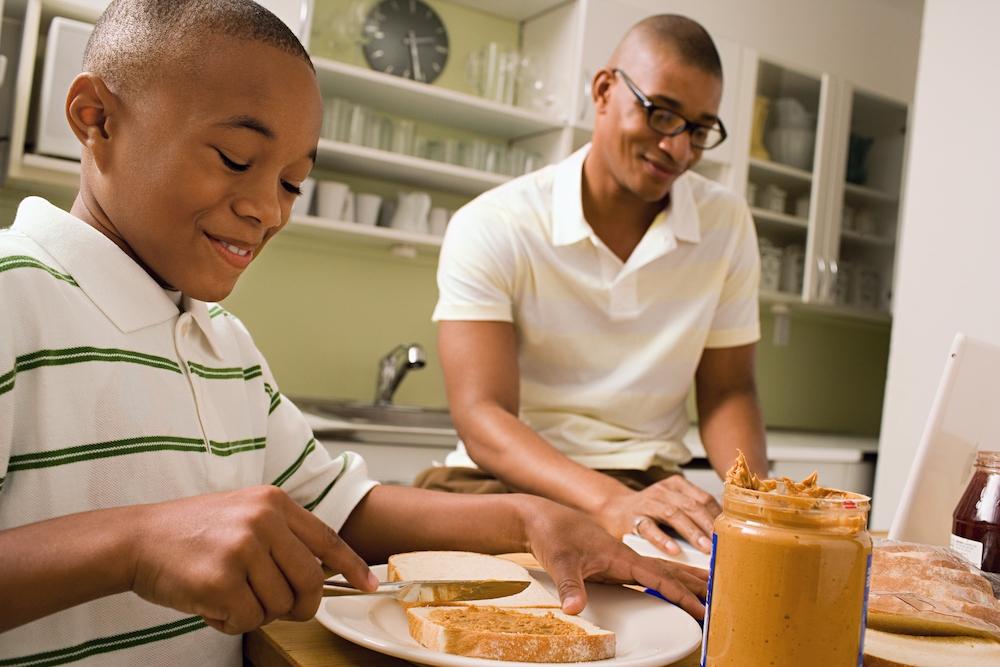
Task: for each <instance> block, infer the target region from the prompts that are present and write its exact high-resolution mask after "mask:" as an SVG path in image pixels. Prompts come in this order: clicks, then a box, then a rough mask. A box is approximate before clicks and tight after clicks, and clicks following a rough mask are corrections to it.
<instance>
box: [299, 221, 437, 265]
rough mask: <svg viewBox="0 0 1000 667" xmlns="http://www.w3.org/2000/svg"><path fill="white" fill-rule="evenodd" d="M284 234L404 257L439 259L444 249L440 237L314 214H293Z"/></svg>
mask: <svg viewBox="0 0 1000 667" xmlns="http://www.w3.org/2000/svg"><path fill="white" fill-rule="evenodd" d="M281 235H282V236H283V237H285V238H305V239H310V240H313V239H315V240H321V241H333V242H342V243H350V244H353V245H365V246H375V247H381V248H386V249H388V250H389V252H391V253H392V254H394V255H396V256H398V257H404V258H412V257H416V256H417V255H425V256H429V257H437V254H438V252H439V250H440V248H441V237H440V236H434V235H432V234H419V233H416V232H407V231H401V230H398V229H390V228H388V227H375V226H373V225H362V224H359V223H356V222H343V221H339V220H328V219H326V218H319V217H316V216H312V215H293V216H292V217H291V219H290V220H289V222H288V225H287V226H285V228H284V229H283V230H282V231H281Z"/></svg>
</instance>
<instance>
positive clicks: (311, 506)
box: [303, 452, 350, 512]
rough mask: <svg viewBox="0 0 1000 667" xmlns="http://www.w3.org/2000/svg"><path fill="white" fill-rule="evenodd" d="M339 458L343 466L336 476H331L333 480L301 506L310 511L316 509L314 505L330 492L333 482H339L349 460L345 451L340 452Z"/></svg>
mask: <svg viewBox="0 0 1000 667" xmlns="http://www.w3.org/2000/svg"><path fill="white" fill-rule="evenodd" d="M339 458H341V459H342V460H343V464H344V467H343V468H341V469H340V472H338V473H337V476H336V477H334V478H333V481H332V482H330V483H329V484H328V485H327V487H326V488H325V489H323V493H321V494H319V495H318V496H317V497H316V499H315V500H313V501H312V502H311V503H307V504H305V505H303V507H305V508H306V509H307V510H309V511H310V512H312V511H313V510H314V509H316V506H317V505H319V504H320V503H321V502H323V499H324V498H326V494H328V493H330V489H332V488H333V486H334V484H336V483H337V482H339V481H340V478H341V477H343V476H344V473H345V472H347V466H348V464H349V463H350V461H348V458H347V452H344V453H343V454H341V455H340V457H339Z"/></svg>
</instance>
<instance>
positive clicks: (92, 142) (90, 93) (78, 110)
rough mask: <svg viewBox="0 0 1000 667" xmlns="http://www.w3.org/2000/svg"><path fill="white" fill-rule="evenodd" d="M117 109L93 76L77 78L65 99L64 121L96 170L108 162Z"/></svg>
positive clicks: (112, 97) (113, 97)
mask: <svg viewBox="0 0 1000 667" xmlns="http://www.w3.org/2000/svg"><path fill="white" fill-rule="evenodd" d="M119 108H120V101H119V99H118V97H117V96H116V95H115V94H114V93H112V92H111V91H110V90H109V89H108V86H107V84H105V83H104V79H102V78H101V77H100V76H98V75H97V74H94V73H92V72H83V73H81V74H77V75H76V78H75V79H73V83H71V84H70V86H69V93H68V94H67V95H66V120H67V121H69V127H70V129H71V130H72V131H73V134H75V135H76V138H77V139H79V141H80V143H81V144H83V146H84V147H85V148H86V149H87V150H89V151H90V153H91V155H93V157H94V161H95V162H96V164H97V167H98V169H100V168H101V167H102V166H103V165H104V164H105V163H106V162H107V159H108V155H109V154H108V151H109V148H110V147H109V145H108V144H109V142H110V141H111V139H112V132H111V126H112V124H113V123H112V122H111V121H112V118H113V117H114V115H115V114H116V113H117V112H118V110H119Z"/></svg>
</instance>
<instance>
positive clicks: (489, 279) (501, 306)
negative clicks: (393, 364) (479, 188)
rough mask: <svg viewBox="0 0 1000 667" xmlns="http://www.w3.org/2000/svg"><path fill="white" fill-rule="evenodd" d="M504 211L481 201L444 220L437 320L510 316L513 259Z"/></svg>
mask: <svg viewBox="0 0 1000 667" xmlns="http://www.w3.org/2000/svg"><path fill="white" fill-rule="evenodd" d="M512 243H513V241H512V235H511V231H510V228H509V225H508V224H507V220H506V216H505V215H504V214H503V213H502V212H501V211H500V210H498V209H497V208H496V207H495V206H493V205H491V204H490V203H488V202H483V201H480V200H476V201H473V202H471V203H469V204H468V205H466V206H465V207H463V208H462V209H460V210H459V211H458V212H457V213H456V214H455V216H454V217H453V218H452V220H451V221H450V222H449V223H448V230H447V232H446V233H445V238H444V243H443V244H442V246H441V257H440V260H439V262H438V272H437V282H438V303H437V307H436V308H435V309H434V316H433V319H434V321H435V322H439V321H442V320H476V321H501V322H512V321H513V284H514V273H515V271H516V264H515V260H514V253H513V247H512Z"/></svg>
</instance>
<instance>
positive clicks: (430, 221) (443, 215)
mask: <svg viewBox="0 0 1000 667" xmlns="http://www.w3.org/2000/svg"><path fill="white" fill-rule="evenodd" d="M449 217H450V216H449V215H448V209H446V208H442V207H440V206H435V207H434V208H432V209H431V212H430V215H428V216H427V227H428V231H429V232H430V233H431V234H434V235H436V236H444V230H445V227H447V226H448V218H449Z"/></svg>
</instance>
